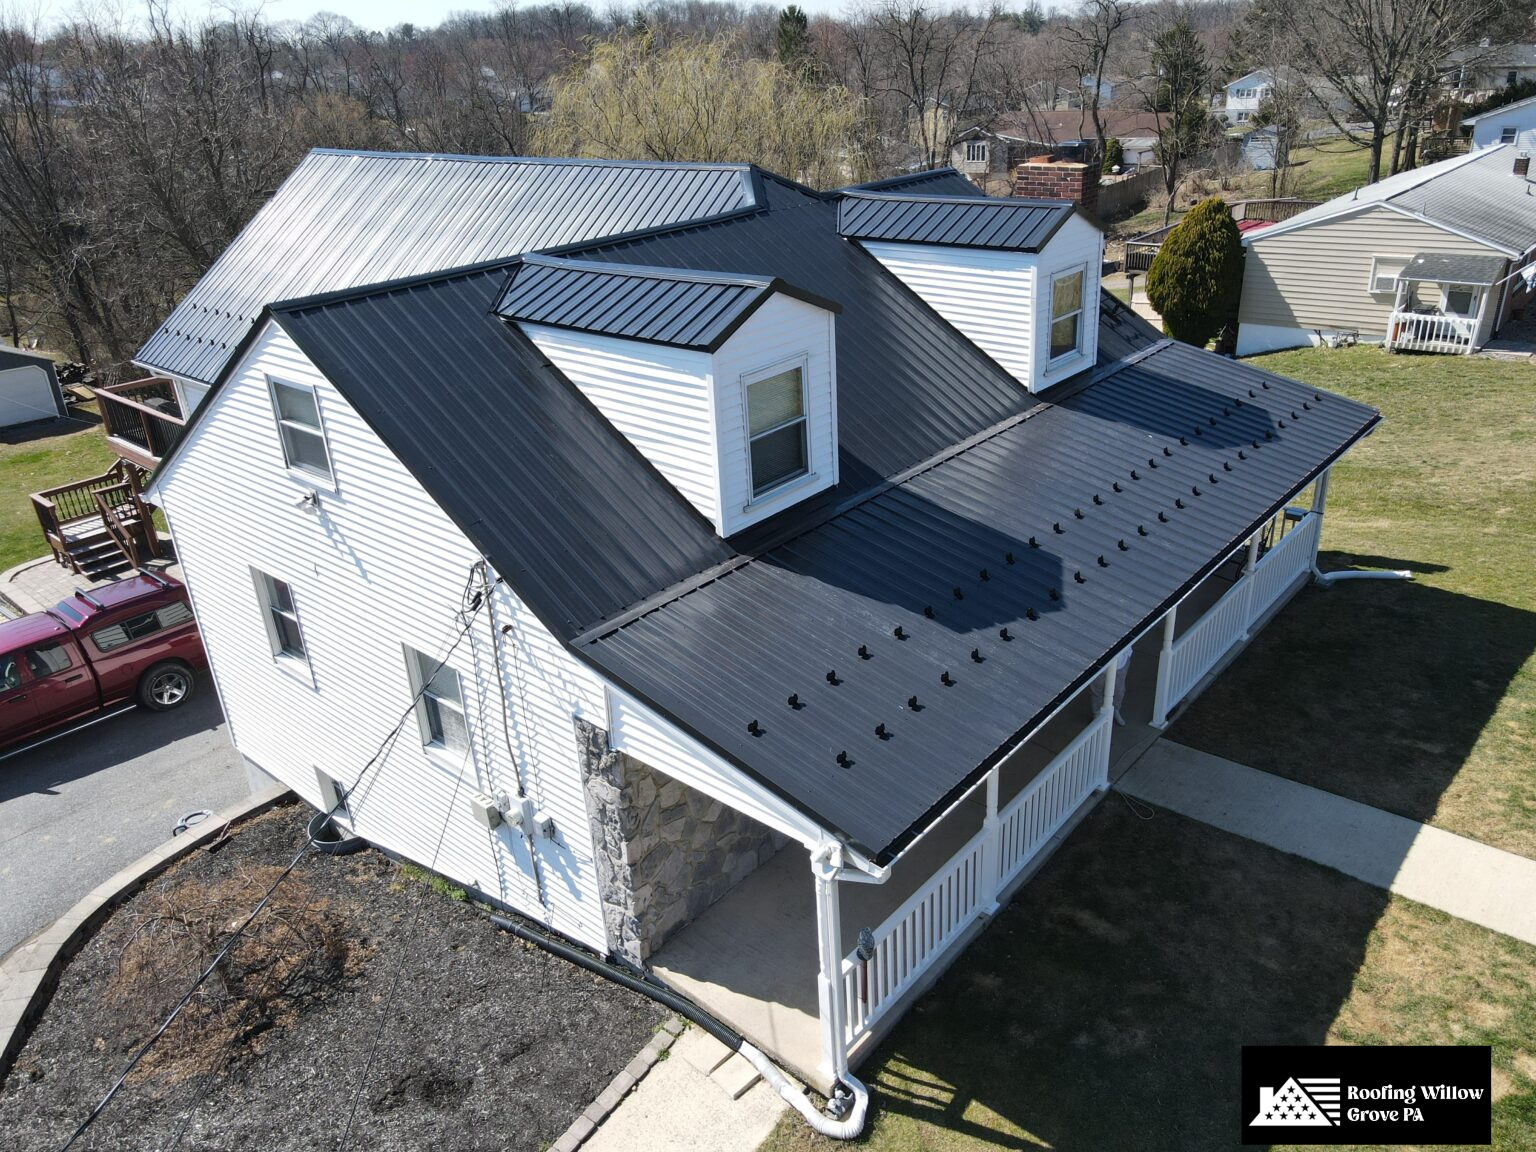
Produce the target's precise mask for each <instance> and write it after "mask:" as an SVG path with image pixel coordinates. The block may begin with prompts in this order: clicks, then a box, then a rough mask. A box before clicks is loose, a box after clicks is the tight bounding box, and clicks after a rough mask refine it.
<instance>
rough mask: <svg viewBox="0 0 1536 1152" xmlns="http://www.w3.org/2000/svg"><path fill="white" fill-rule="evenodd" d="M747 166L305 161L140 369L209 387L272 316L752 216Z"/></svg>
mask: <svg viewBox="0 0 1536 1152" xmlns="http://www.w3.org/2000/svg"><path fill="white" fill-rule="evenodd" d="M757 187H758V180H757V174H756V172H755V170H754V169H752V168H751V167H750V166H749V165H745V164H729V165H726V164H713V165H700V164H646V163H642V162H618V161H604V160H544V159H536V158H524V157H515V156H508V157H478V156H439V155H415V154H405V153H400V154H396V153H370V152H340V151H330V150H325V149H316V150H315V151H313V152H310V153H309V154H308V155H307V156H306V157H305V158H304V159H303V160H302V161H301V162H300V163H299V165H298V167H297V168H295V169H294V170H293V172H292V174H290V175H289V177H288V178H287V179H286V180H285V181H283V184H282V186H281V187H279V188H278V190H277V192H276V193H275V194H274V195H273V197H272V199H271V200H269V201H268V202H267V203H266V204H265V205H263V207H262V208H261V210H260V211H258V212H257V213H256V215H255V217H254V218H253V219H252V220H251V222H250V223H249V224H247V225H246V227H245V228H244V229H243V230H242V231H241V233H240V235H239V236H237V237H235V239H234V241H233V242H232V243H231V244H230V245H229V247H228V248H226V249H225V250H224V253H223V255H221V256H220V257H219V259H218V260H217V261H216V262H215V263H214V265H213V267H212V268H210V269H209V270H208V272H207V274H205V275H204V276H203V277H202V279H201V280H199V281H198V282H197V284H196V286H194V287H193V289H192V290H191V291H190V292H188V293H187V295H186V296H185V297H184V298H183V299H182V301H181V302H180V303H179V304H178V305H177V306H176V308H175V310H174V311H173V312H172V313H171V315H170V316H169V317H168V318H167V319H166V321H165V323H164V324H162V325H161V326H160V328H159V330H158V331H157V332H155V334H154V335H153V336H151V337H150V338H149V340H148V341H147V342H146V343H145V344H144V347H143V348H141V349H140V350H139V352H138V355H137V360H138V361H139V362H140V363H142V364H144V365H146V366H148V367H150V368H152V369H154V370H157V371H161V372H169V373H172V374H174V375H177V376H183V377H187V378H189V379H192V380H199V381H202V382H204V383H210V384H211V383H213V382H214V381H215V380H217V379H218V377H219V375H220V373H221V372H222V371H223V369H224V367H225V366H226V365H227V364H228V362H229V360H230V358H231V357H232V356H233V355H234V352H235V350H236V348H237V347H238V346H239V344H240V342H241V340H242V339H244V337H245V336H246V334H247V332H248V331H249V329H250V327H251V325H252V324H253V323H255V321H256V319H257V317H258V316H260V314H261V311H262V309H263V308H264V307H266V305H268V304H271V303H273V302H274V301H278V300H289V299H295V298H300V297H306V296H311V295H315V294H318V293H322V292H331V291H336V290H340V289H346V288H353V287H358V286H361V285H366V284H377V283H382V282H386V281H391V280H397V279H401V278H404V277H408V276H413V275H417V274H421V273H428V272H438V271H442V270H444V269H452V268H458V267H462V266H465V265H471V264H478V263H483V262H486V261H489V260H503V259H509V258H511V257H513V256H518V255H521V254H522V253H524V252H527V251H530V250H532V249H535V248H545V247H550V246H553V245H557V244H567V243H572V242H574V241H578V240H587V239H592V238H595V237H599V236H613V235H616V234H620V233H625V232H632V231H640V230H645V229H649V228H654V227H656V226H658V225H664V224H675V223H678V222H680V221H684V220H699V219H705V218H710V217H716V216H721V215H725V214H728V213H731V212H738V211H745V210H749V209H751V208H752V207H754V206H755V205H756V203H757Z"/></svg>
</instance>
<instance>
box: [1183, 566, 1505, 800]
mask: <svg viewBox="0 0 1536 1152" xmlns="http://www.w3.org/2000/svg"><path fill="white" fill-rule="evenodd" d="M1350 562H1361V563H1368V564H1371V565H1373V566H1374V565H1380V566H1382V567H1388V568H1412V567H1413V565H1412V564H1411V563H1409V562H1407V561H1402V560H1395V559H1388V558H1385V557H1360V556H1350V555H1346V554H1329V553H1325V554H1324V558H1323V562H1322V565H1321V566H1322V567H1323V568H1324V569H1325V570H1328V569H1334V568H1340V567H1345V566H1346V565H1347V564H1348V563H1350ZM1419 570H1420V571H1426V570H1430V571H1432V570H1434V569H1433V567H1432V566H1420V568H1419ZM1533 652H1536V613H1533V612H1528V611H1525V610H1523V609H1519V608H1512V607H1510V606H1509V605H1506V604H1499V603H1495V602H1493V601H1490V600H1479V599H1477V598H1476V597H1473V596H1464V595H1459V594H1457V593H1454V592H1447V591H1445V590H1443V589H1440V588H1434V587H1431V586H1429V585H1427V584H1422V583H1418V582H1416V581H1404V582H1401V583H1398V582H1376V581H1360V582H1351V583H1343V584H1336V585H1334V586H1333V587H1332V588H1327V589H1321V588H1316V587H1310V588H1306V589H1303V590H1302V592H1301V593H1300V595H1298V596H1297V597H1296V599H1295V600H1294V601H1293V602H1292V603H1291V604H1290V605H1289V606H1288V607H1287V608H1286V609H1285V611H1283V612H1281V613H1280V615H1279V616H1277V617H1276V618H1275V619H1274V620H1273V621H1272V622H1271V623H1270V624H1269V625H1268V626H1267V627H1266V628H1265V629H1264V631H1263V632H1261V633H1260V634H1259V635H1258V636H1257V637H1255V638H1254V641H1253V644H1252V645H1251V646H1250V647H1249V648H1248V650H1247V651H1246V652H1244V653H1243V654H1242V656H1241V657H1239V658H1238V660H1237V661H1236V662H1235V663H1234V664H1233V665H1232V667H1231V668H1229V669H1227V671H1225V672H1224V673H1222V675H1221V676H1220V677H1219V678H1217V680H1216V681H1215V682H1214V683H1213V684H1212V685H1211V686H1210V688H1209V689H1208V690H1207V691H1206V692H1205V693H1204V695H1202V696H1201V697H1200V698H1199V699H1198V700H1196V701H1195V702H1194V703H1193V704H1191V705H1190V707H1189V710H1188V711H1187V712H1186V713H1185V714H1184V715H1183V716H1181V717H1180V718H1179V719H1178V721H1177V722H1176V723H1175V724H1174V725H1173V727H1172V728H1171V729H1170V730H1169V733H1168V734H1169V736H1170V738H1171V739H1173V740H1175V741H1177V742H1179V743H1181V744H1189V745H1192V746H1194V747H1196V748H1200V749H1202V750H1203V751H1206V752H1212V753H1215V754H1216V755H1218V756H1225V757H1227V758H1229V759H1232V760H1237V761H1239V762H1241V763H1245V764H1248V765H1249V766H1250V767H1253V768H1259V769H1262V770H1264V771H1266V772H1273V773H1275V774H1277V775H1281V776H1285V777H1288V778H1290V779H1293V780H1299V781H1301V782H1303V783H1306V784H1312V785H1314V786H1316V787H1319V788H1323V789H1326V790H1327V791H1330V792H1336V793H1338V794H1340V795H1343V796H1348V797H1349V798H1351V799H1354V800H1359V801H1361V802H1363V803H1367V804H1372V805H1375V806H1376V807H1379V808H1384V809H1386V810H1387V811H1389V812H1395V813H1397V814H1398V815H1401V816H1407V817H1410V818H1411V819H1414V820H1421V821H1422V820H1428V819H1429V818H1430V817H1431V816H1433V815H1434V813H1435V810H1436V807H1437V805H1438V803H1439V801H1440V797H1441V795H1442V794H1443V793H1444V791H1445V789H1446V787H1447V786H1448V785H1449V784H1450V783H1451V781H1452V780H1453V779H1454V778H1455V777H1456V774H1457V773H1458V772H1459V771H1461V768H1462V766H1463V764H1465V762H1466V760H1467V757H1468V756H1469V755H1470V754H1471V751H1472V748H1473V746H1474V745H1475V744H1476V743H1477V742H1478V739H1479V738H1480V737H1481V736H1482V734H1483V731H1484V729H1485V728H1486V727H1487V725H1488V723H1489V721H1490V719H1491V718H1492V716H1493V714H1494V711H1495V710H1496V709H1497V708H1498V706H1499V703H1500V702H1501V701H1502V700H1503V699H1504V696H1505V693H1506V692H1507V690H1508V688H1509V684H1510V681H1511V680H1513V679H1514V677H1515V676H1516V675H1517V674H1518V673H1519V671H1520V669H1521V668H1522V667H1523V666H1524V665H1525V663H1526V662H1527V661H1528V660H1529V659H1530V658H1531V654H1532V653H1533ZM1255 733H1259V734H1261V735H1260V736H1259V737H1258V738H1256V737H1255Z"/></svg>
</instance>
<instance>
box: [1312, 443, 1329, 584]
mask: <svg viewBox="0 0 1536 1152" xmlns="http://www.w3.org/2000/svg"><path fill="white" fill-rule="evenodd" d="M1332 475H1333V469H1332V468H1331V467H1329V468H1325V469H1323V474H1322V475H1321V476H1319V477H1318V478H1317V483H1316V484H1314V485H1313V486H1312V511H1311V514H1310V515H1311V517H1313V518H1315V523H1312V524H1309V525H1308V527H1309V528H1311V529H1312V555H1311V556H1310V557H1309V558H1308V560H1307V563H1308V564H1309V565H1310V566H1311V568H1312V578H1313V579H1314V580H1319V579H1321V578H1322V575H1323V574H1322V571H1321V570H1320V569H1319V568H1318V566H1317V551H1318V548H1319V546H1320V545H1321V544H1322V542H1323V519H1322V518H1323V511H1324V509H1325V508H1326V507H1327V506H1328V477H1330V476H1332Z"/></svg>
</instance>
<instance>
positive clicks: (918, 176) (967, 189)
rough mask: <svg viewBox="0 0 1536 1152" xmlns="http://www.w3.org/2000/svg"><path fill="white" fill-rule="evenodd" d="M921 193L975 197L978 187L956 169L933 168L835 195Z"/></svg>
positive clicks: (869, 183)
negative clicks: (896, 192)
mask: <svg viewBox="0 0 1536 1152" xmlns="http://www.w3.org/2000/svg"><path fill="white" fill-rule="evenodd" d="M898 190H899V191H905V192H921V193H922V194H923V195H925V196H975V195H976V192H977V189H976V185H974V184H972V183H971V182H970V181H969V180H968V179H966V178H965V177H964V176H962V175H961V174H960V173H959V172H958V171H956V170H955V169H954V168H931V169H928V170H927V171H924V172H908V173H905V174H904V175H901V176H887V177H886V178H885V179H883V180H871V181H869V182H868V183H867V184H850V185H849V186H848V187H847V188H841V189H839V190H838V192H837V193H834V195H846V194H847V193H849V192H895V191H898Z"/></svg>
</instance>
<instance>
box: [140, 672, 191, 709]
mask: <svg viewBox="0 0 1536 1152" xmlns="http://www.w3.org/2000/svg"><path fill="white" fill-rule="evenodd" d="M192 686H193V680H192V669H190V668H188V667H187V666H186V665H185V664H178V663H177V662H176V661H174V660H166V661H164V662H162V663H160V664H156V665H155V666H154V667H153V668H151V669H150V670H149V671H148V672H146V673H144V675H143V676H141V677H139V703H140V704H142V705H144V707H146V708H148V709H150V710H151V711H153V712H169V711H170V710H171V709H172V708H177V707H180V706H181V705H182V704H185V703H186V702H187V698H188V697H189V696H191V695H192Z"/></svg>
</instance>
